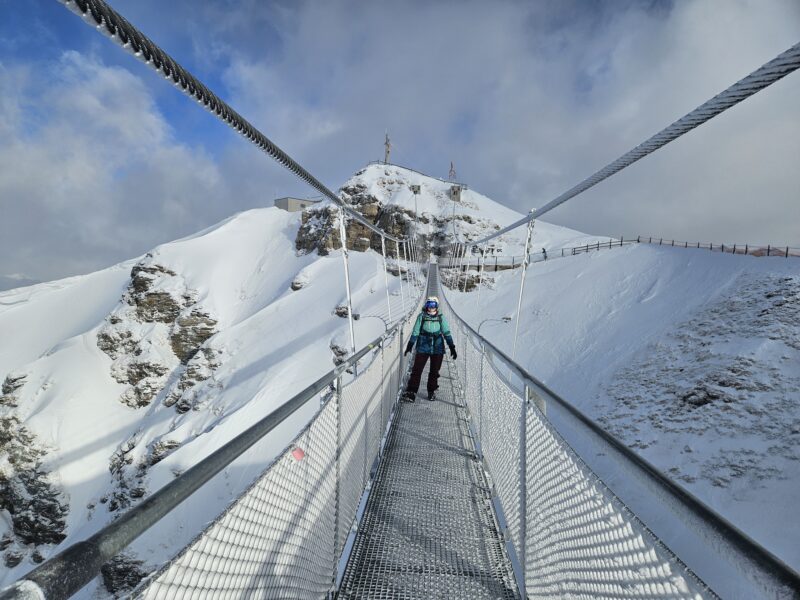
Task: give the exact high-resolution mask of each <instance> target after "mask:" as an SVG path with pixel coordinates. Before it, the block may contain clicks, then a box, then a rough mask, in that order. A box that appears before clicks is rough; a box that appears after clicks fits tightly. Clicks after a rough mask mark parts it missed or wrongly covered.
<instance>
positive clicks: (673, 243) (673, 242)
mask: <svg viewBox="0 0 800 600" xmlns="http://www.w3.org/2000/svg"><path fill="white" fill-rule="evenodd" d="M672 246H673V248H674V247H675V240H672Z"/></svg>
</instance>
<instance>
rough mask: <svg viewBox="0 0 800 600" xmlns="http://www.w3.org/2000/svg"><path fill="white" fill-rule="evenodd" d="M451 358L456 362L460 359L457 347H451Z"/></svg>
mask: <svg viewBox="0 0 800 600" xmlns="http://www.w3.org/2000/svg"><path fill="white" fill-rule="evenodd" d="M450 357H451V358H452V359H453V360H455V359H457V358H458V352H456V347H455V346H450Z"/></svg>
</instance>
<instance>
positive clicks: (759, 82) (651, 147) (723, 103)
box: [472, 43, 800, 244]
mask: <svg viewBox="0 0 800 600" xmlns="http://www.w3.org/2000/svg"><path fill="white" fill-rule="evenodd" d="M798 67H800V43H797V44H795V45H794V46H792V47H791V48H789V49H788V50H786V51H785V52H783V53H782V54H779V55H778V56H777V57H776V58H774V59H773V60H771V61H769V62H768V63H767V64H765V65H764V66H762V67H761V68H760V69H757V70H756V71H754V72H753V73H751V74H750V75H748V76H747V77H745V78H744V79H742V80H740V81H738V82H737V83H735V84H733V85H732V86H731V87H729V88H728V89H726V90H725V91H724V92H721V93H719V94H717V95H716V96H714V97H713V98H711V100H708V101H707V102H705V103H704V104H701V105H700V106H698V107H697V108H695V109H694V110H693V111H692V112H690V113H689V114H687V115H685V116H684V117H682V118H680V119H678V120H677V121H675V122H674V123H673V124H672V125H670V126H669V127H667V128H665V129H662V130H661V131H659V132H658V133H657V134H655V135H654V136H653V137H651V138H650V139H648V140H646V141H644V142H642V143H641V144H639V145H638V146H636V147H635V148H634V149H633V150H630V151H629V152H627V153H625V154H623V155H622V156H620V157H619V158H618V159H617V160H615V161H614V162H612V163H610V164H608V165H606V166H605V167H603V168H602V169H600V170H599V171H597V173H595V174H594V175H592V176H591V177H587V178H586V179H584V180H583V181H581V182H580V183H579V184H578V185H576V186H575V187H572V188H570V189H568V190H567V191H566V192H564V193H563V194H561V195H560V196H558V197H557V198H554V199H553V200H551V201H550V202H548V203H547V204H545V205H544V206H542V207H541V208H539V209H537V210H535V211H532V212H531V213H529V214H528V215H527V216H526V217H524V218H522V219H520V220H519V221H516V222H514V223H512V224H511V225H509V226H508V227H504V228H503V229H501V230H500V231H497V232H496V233H493V234H492V235H490V236H487V237H485V238H483V239H480V240H478V241H476V242H472V244H482V243H485V242H488V241H489V240H492V239H494V238H496V237H498V236H500V235H503V234H504V233H507V232H509V231H511V230H512V229H516V228H517V227H519V226H520V225H525V224H526V223H527V222H528V221H530V220H532V219H537V218H539V217H540V216H542V215H543V214H545V213H546V212H549V211H551V210H553V209H554V208H555V207H557V206H559V205H560V204H563V203H564V202H566V201H567V200H569V199H570V198H574V197H575V196H577V195H578V194H580V193H582V192H585V191H586V190H588V189H589V188H590V187H593V186H595V185H597V184H598V183H600V182H601V181H603V180H604V179H607V178H608V177H611V176H612V175H613V174H614V173H618V172H619V171H621V170H622V169H624V168H625V167H629V166H630V165H632V164H633V163H635V162H636V161H637V160H639V159H641V158H644V157H645V156H647V155H648V154H651V153H652V152H655V151H656V150H658V149H659V148H661V147H662V146H666V145H667V144H669V143H670V142H671V141H673V140H675V139H677V138H679V137H680V136H682V135H683V134H684V133H687V132H689V131H691V130H692V129H694V128H695V127H699V126H700V125H702V124H703V123H705V122H706V121H708V120H710V119H712V118H714V117H716V116H717V115H718V114H720V113H722V112H723V111H726V110H728V109H729V108H731V107H732V106H735V105H736V104H738V103H739V102H741V101H742V100H745V99H747V98H749V97H750V96H752V95H753V94H755V93H756V92H759V91H761V90H763V89H764V88H765V87H768V86H770V85H772V84H773V83H775V82H776V81H778V80H779V79H782V78H783V77H786V76H787V75H788V74H789V73H791V72H792V71H795V70H796V69H797V68H798Z"/></svg>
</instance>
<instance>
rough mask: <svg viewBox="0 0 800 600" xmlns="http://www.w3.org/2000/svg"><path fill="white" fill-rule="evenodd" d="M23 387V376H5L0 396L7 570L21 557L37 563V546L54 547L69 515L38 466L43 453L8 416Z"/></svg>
mask: <svg viewBox="0 0 800 600" xmlns="http://www.w3.org/2000/svg"><path fill="white" fill-rule="evenodd" d="M24 384H25V376H24V375H9V376H8V377H7V378H6V379H5V381H4V382H3V387H2V392H3V396H2V397H1V398H0V404H1V405H2V406H0V415H2V416H0V456H2V462H0V511H3V512H4V513H5V516H6V517H7V519H8V520H10V525H11V527H10V528H9V529H8V530H6V531H5V532H4V533H3V535H2V537H1V538H0V551H2V552H3V564H4V565H5V566H6V567H8V568H11V567H15V566H16V565H18V564H19V563H20V562H22V560H23V559H25V558H26V557H30V559H31V560H32V561H33V562H34V563H39V562H42V560H44V559H43V557H42V555H41V554H40V553H39V550H38V546H40V545H43V544H58V543H60V542H61V541H62V540H63V539H64V538H65V537H66V536H65V535H64V530H65V528H66V522H65V519H66V516H67V513H68V512H69V508H68V503H67V502H66V500H65V498H64V497H63V494H62V492H61V491H60V490H59V489H58V487H57V486H56V485H54V483H53V481H52V476H51V474H50V473H49V472H48V471H47V470H46V469H45V468H44V467H43V465H42V459H43V458H44V457H45V455H46V454H47V450H46V449H45V448H44V447H43V446H42V445H41V444H40V443H39V441H38V440H37V439H36V436H34V435H33V434H32V433H31V432H30V431H29V430H28V429H27V428H26V427H24V426H23V425H22V423H21V422H20V420H19V418H18V417H16V416H15V415H13V414H12V413H11V412H10V411H11V409H12V408H14V407H16V395H17V393H18V392H19V390H21V389H22V387H23V386H24Z"/></svg>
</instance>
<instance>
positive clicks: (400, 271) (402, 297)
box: [394, 240, 406, 315]
mask: <svg viewBox="0 0 800 600" xmlns="http://www.w3.org/2000/svg"><path fill="white" fill-rule="evenodd" d="M394 245H395V246H396V248H397V275H398V277H400V301H401V302H402V303H403V315H405V314H406V296H405V293H404V292H403V266H402V264H401V263H400V251H401V249H402V246H401V245H400V242H398V241H397V240H395V242H394Z"/></svg>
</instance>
